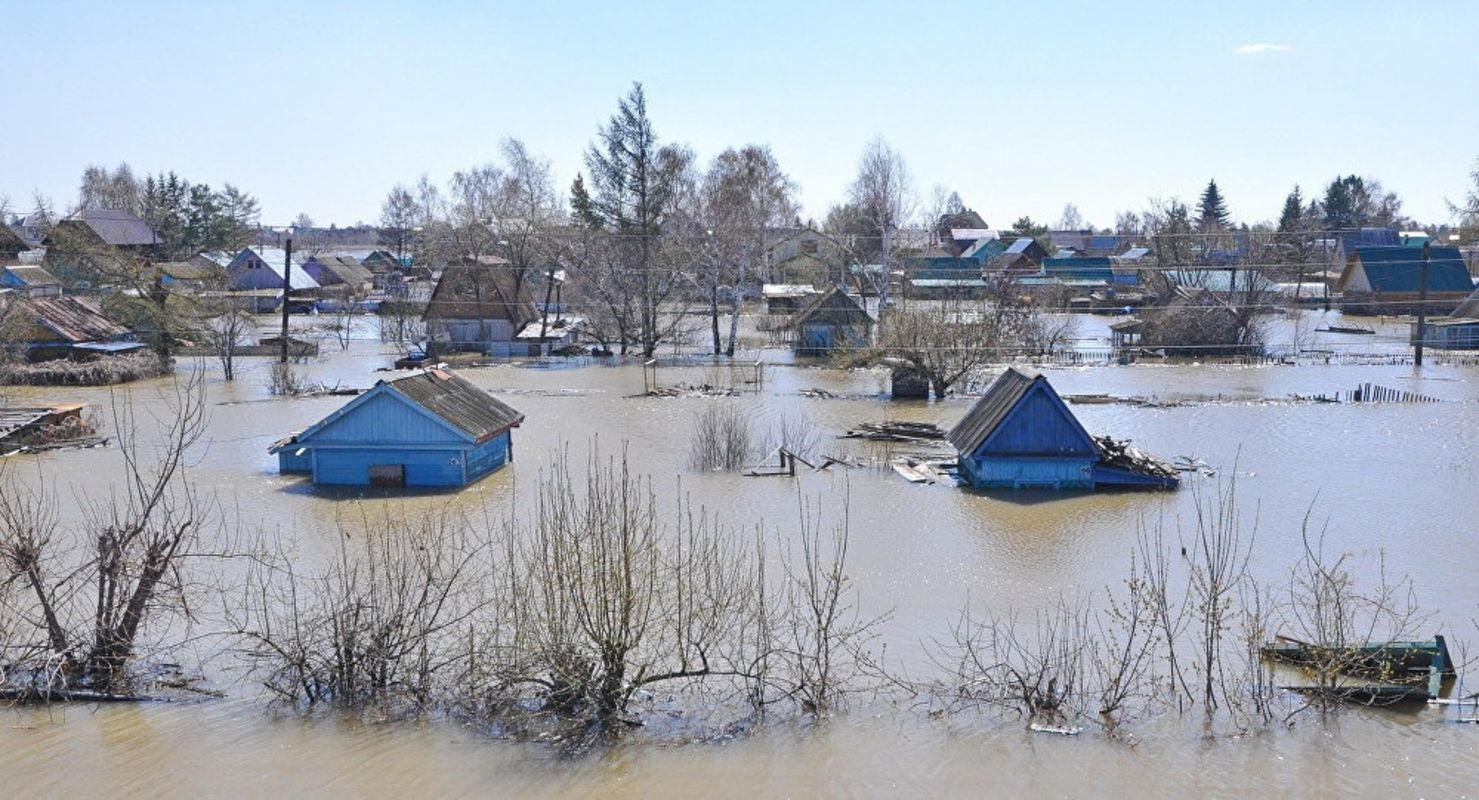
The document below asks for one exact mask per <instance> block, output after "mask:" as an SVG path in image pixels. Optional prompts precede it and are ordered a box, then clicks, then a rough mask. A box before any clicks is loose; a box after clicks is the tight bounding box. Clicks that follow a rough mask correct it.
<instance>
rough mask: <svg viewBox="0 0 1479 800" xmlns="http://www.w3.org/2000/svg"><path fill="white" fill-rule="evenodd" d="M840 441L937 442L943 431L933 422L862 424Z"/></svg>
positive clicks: (891, 421) (897, 421) (942, 437)
mask: <svg viewBox="0 0 1479 800" xmlns="http://www.w3.org/2000/svg"><path fill="white" fill-rule="evenodd" d="M838 438H841V439H867V440H869V441H873V442H938V441H942V440H943V439H944V438H945V431H944V430H942V429H941V428H940V426H939V425H936V424H934V423H933V422H904V421H900V420H888V421H884V422H864V423H861V424H859V425H858V426H857V427H856V428H853V429H852V430H849V431H848V432H847V433H844V434H842V435H841V436H840V437H838Z"/></svg>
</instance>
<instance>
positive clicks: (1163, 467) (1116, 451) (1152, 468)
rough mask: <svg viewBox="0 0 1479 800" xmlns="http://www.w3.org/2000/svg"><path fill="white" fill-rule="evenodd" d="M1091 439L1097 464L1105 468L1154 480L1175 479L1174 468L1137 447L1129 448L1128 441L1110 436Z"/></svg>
mask: <svg viewBox="0 0 1479 800" xmlns="http://www.w3.org/2000/svg"><path fill="white" fill-rule="evenodd" d="M1093 439H1094V444H1096V445H1098V446H1099V463H1101V464H1103V465H1105V466H1108V467H1114V468H1116V469H1122V470H1125V471H1127V472H1132V473H1135V474H1137V475H1149V476H1151V477H1156V478H1175V477H1176V473H1177V472H1178V470H1177V469H1176V468H1175V467H1174V466H1172V465H1170V464H1167V463H1166V462H1164V461H1162V460H1160V459H1159V458H1156V457H1155V456H1153V455H1151V454H1149V453H1147V452H1145V451H1144V450H1141V449H1139V448H1138V447H1131V446H1130V440H1129V439H1124V440H1119V439H1115V438H1114V437H1112V436H1094V437H1093Z"/></svg>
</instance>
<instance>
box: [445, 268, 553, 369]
mask: <svg viewBox="0 0 1479 800" xmlns="http://www.w3.org/2000/svg"><path fill="white" fill-rule="evenodd" d="M423 319H424V320H425V322H426V334H427V337H428V342H427V352H428V353H430V354H431V355H434V356H435V355H442V354H445V353H452V352H459V351H466V352H475V353H483V354H484V355H489V356H497V357H510V356H527V355H531V354H537V353H538V352H539V350H540V349H541V345H540V344H539V343H537V342H535V343H529V342H524V341H520V340H519V337H518V335H519V333H521V332H522V331H524V330H525V329H526V327H527V326H528V325H529V323H531V322H537V321H538V320H539V310H538V308H537V307H536V306H535V305H534V300H533V298H532V297H530V295H529V287H528V286H527V285H525V284H524V283H522V282H521V281H520V280H519V279H518V276H517V274H516V273H515V272H513V271H512V270H510V269H509V268H508V266H507V263H506V262H503V261H502V259H498V260H496V261H494V260H487V259H465V260H463V261H462V262H459V263H456V264H451V265H449V266H448V267H447V268H446V269H445V270H443V271H442V277H441V279H440V280H438V281H437V285H436V288H435V289H433V290H432V293H431V300H430V301H429V302H428V303H427V305H426V312H425V314H424V315H423Z"/></svg>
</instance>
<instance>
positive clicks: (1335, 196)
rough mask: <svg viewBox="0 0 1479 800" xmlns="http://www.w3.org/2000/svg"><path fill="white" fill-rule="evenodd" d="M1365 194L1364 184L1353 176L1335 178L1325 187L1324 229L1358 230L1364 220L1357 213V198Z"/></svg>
mask: <svg viewBox="0 0 1479 800" xmlns="http://www.w3.org/2000/svg"><path fill="white" fill-rule="evenodd" d="M1365 194H1366V186H1365V183H1364V182H1363V181H1362V180H1361V179H1360V178H1358V177H1356V176H1355V175H1347V176H1346V177H1344V178H1342V177H1340V176H1338V175H1337V176H1336V178H1335V180H1333V181H1331V182H1330V185H1329V186H1327V187H1325V202H1324V204H1323V205H1324V208H1325V227H1327V228H1329V229H1330V230H1341V229H1343V228H1359V227H1361V224H1362V223H1363V221H1364V220H1362V219H1361V214H1360V213H1359V211H1360V207H1359V204H1358V203H1359V201H1358V196H1364V195H1365Z"/></svg>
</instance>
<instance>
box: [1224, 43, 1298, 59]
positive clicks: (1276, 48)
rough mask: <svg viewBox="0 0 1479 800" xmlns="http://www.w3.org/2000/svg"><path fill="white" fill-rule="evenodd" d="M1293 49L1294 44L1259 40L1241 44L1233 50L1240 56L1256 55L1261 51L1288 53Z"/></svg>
mask: <svg viewBox="0 0 1479 800" xmlns="http://www.w3.org/2000/svg"><path fill="white" fill-rule="evenodd" d="M1293 49H1294V46H1293V45H1288V44H1269V43H1268V42H1258V43H1257V44H1245V45H1240V46H1239V47H1238V48H1237V49H1235V50H1233V52H1234V53H1237V54H1238V55H1240V56H1256V55H1258V54H1259V53H1287V52H1289V51H1290V50H1293Z"/></svg>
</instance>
